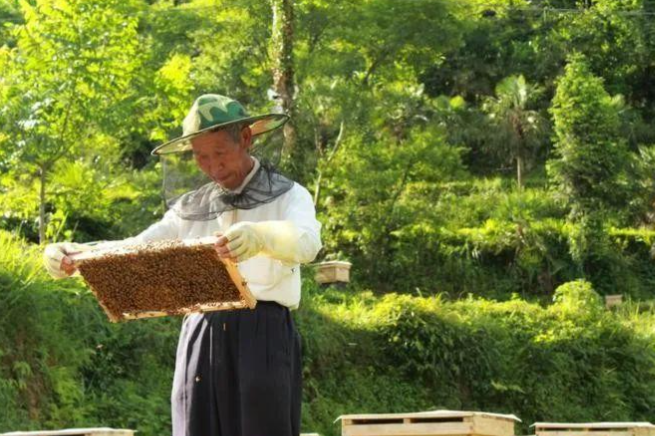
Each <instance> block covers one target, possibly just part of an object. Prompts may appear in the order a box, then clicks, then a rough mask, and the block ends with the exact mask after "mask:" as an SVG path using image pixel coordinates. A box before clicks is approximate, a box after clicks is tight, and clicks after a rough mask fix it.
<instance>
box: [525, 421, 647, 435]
mask: <svg viewBox="0 0 657 438" xmlns="http://www.w3.org/2000/svg"><path fill="white" fill-rule="evenodd" d="M531 427H533V428H534V431H535V433H536V435H537V436H655V426H654V425H653V424H651V423H535V424H533V425H532V426H531Z"/></svg>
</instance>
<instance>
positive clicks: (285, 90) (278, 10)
mask: <svg viewBox="0 0 657 438" xmlns="http://www.w3.org/2000/svg"><path fill="white" fill-rule="evenodd" d="M292 2H293V0H271V6H272V12H273V23H272V37H271V38H272V41H271V47H272V60H273V63H274V66H273V76H274V91H275V92H276V93H277V94H278V98H279V99H280V102H281V106H282V107H283V111H284V112H285V113H286V114H287V115H289V116H290V117H291V118H292V119H291V120H290V121H289V122H288V123H286V124H285V127H284V128H283V135H284V137H285V150H284V152H285V155H287V156H289V155H290V153H292V151H293V150H294V146H295V143H296V130H295V128H294V122H295V120H294V113H295V108H294V58H293V52H292V49H293V43H294V9H293V3H292Z"/></svg>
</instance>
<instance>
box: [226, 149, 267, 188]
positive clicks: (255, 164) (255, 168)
mask: <svg viewBox="0 0 657 438" xmlns="http://www.w3.org/2000/svg"><path fill="white" fill-rule="evenodd" d="M251 159H252V160H253V169H251V171H250V172H249V173H248V174H247V175H246V177H245V178H244V181H242V184H241V185H240V186H239V187H238V188H236V189H235V190H228V191H229V192H230V193H241V192H242V190H244V187H246V185H247V184H248V183H249V181H251V179H252V178H253V175H255V174H256V172H257V171H258V169H259V168H260V161H258V159H257V158H256V157H251Z"/></svg>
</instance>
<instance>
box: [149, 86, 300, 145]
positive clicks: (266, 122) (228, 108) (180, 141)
mask: <svg viewBox="0 0 657 438" xmlns="http://www.w3.org/2000/svg"><path fill="white" fill-rule="evenodd" d="M288 120H289V117H288V116H287V115H285V114H265V115H261V116H250V115H249V114H248V113H247V112H246V110H245V109H244V107H243V106H242V104H241V103H239V102H238V101H236V100H234V99H231V98H229V97H226V96H222V95H220V94H204V95H202V96H201V97H199V98H198V99H196V101H195V102H194V105H192V108H191V109H190V110H189V113H187V116H186V117H185V120H183V125H182V127H183V135H182V136H181V137H178V138H176V139H174V140H171V141H168V142H166V143H164V144H162V145H160V146H158V147H156V148H155V149H153V152H151V154H152V155H164V154H172V153H176V152H184V151H189V150H191V148H192V143H191V140H192V139H193V138H195V137H198V136H199V135H201V134H204V133H206V132H209V131H213V130H219V129H222V128H225V127H227V126H229V125H232V124H235V123H244V124H248V125H249V126H250V127H251V133H252V134H253V135H254V136H256V135H260V134H264V133H265V132H269V131H273V130H274V129H277V128H280V127H281V126H283V125H284V124H285V122H287V121H288Z"/></svg>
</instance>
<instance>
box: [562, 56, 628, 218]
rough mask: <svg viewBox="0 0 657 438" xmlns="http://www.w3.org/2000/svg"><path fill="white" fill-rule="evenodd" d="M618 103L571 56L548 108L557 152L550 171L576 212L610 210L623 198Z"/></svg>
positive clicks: (623, 154) (624, 153) (625, 156)
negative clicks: (551, 116)
mask: <svg viewBox="0 0 657 438" xmlns="http://www.w3.org/2000/svg"><path fill="white" fill-rule="evenodd" d="M621 105H622V101H621V99H620V98H619V97H611V96H610V95H609V94H608V93H607V92H606V91H605V89H604V86H603V82H602V79H600V78H597V77H595V76H594V75H593V74H592V73H591V72H590V70H589V68H588V65H587V63H586V61H585V60H584V59H583V57H581V56H573V57H572V58H571V61H570V63H569V64H568V66H566V72H565V74H564V76H563V77H562V78H561V79H560V80H559V82H558V87H557V92H556V94H555V97H554V101H553V106H552V108H551V109H550V112H551V113H552V115H553V117H554V127H555V133H556V137H557V143H556V154H557V156H558V158H557V159H556V160H554V161H553V162H552V165H551V168H550V170H551V171H552V175H553V178H554V180H555V182H556V183H557V184H558V186H559V188H560V189H561V190H562V191H563V193H564V194H565V195H566V196H567V197H568V200H569V202H570V203H571V204H572V206H573V214H574V215H575V216H577V215H579V214H587V213H595V212H598V211H599V210H603V209H612V208H614V207H618V206H621V205H623V203H624V202H625V200H626V193H625V190H624V189H625V186H626V183H625V181H624V180H623V177H624V176H625V163H626V162H627V161H628V151H627V142H626V141H625V140H624V138H623V136H622V134H621V133H620V131H619V127H620V118H619V112H620V110H621Z"/></svg>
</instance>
